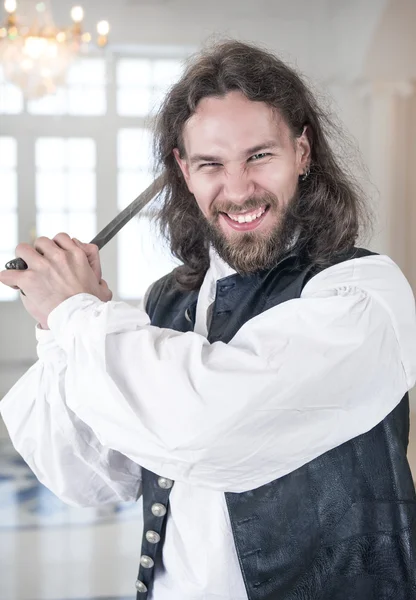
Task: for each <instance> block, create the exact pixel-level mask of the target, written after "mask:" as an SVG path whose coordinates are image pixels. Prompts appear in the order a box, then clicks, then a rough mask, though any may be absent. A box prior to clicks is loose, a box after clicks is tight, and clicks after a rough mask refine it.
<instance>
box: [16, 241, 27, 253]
mask: <svg viewBox="0 0 416 600" xmlns="http://www.w3.org/2000/svg"><path fill="white" fill-rule="evenodd" d="M28 248H30V246H29V244H26V242H20V244H17V246H16V250H15V253H16V255H17V256H18V255H19V254H20V253H21V252H22V251H23V252H24V251H25V250H27V249H28Z"/></svg>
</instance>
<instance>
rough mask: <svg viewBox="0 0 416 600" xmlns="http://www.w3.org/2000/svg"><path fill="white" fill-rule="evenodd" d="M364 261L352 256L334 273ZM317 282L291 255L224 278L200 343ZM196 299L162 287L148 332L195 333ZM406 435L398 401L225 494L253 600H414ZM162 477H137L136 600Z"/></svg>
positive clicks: (414, 532) (154, 533)
mask: <svg viewBox="0 0 416 600" xmlns="http://www.w3.org/2000/svg"><path fill="white" fill-rule="evenodd" d="M369 254H371V253H370V252H368V251H366V250H361V249H354V250H352V251H351V252H350V253H348V254H345V255H344V256H342V257H339V258H338V259H337V260H334V261H333V264H335V263H336V262H341V261H342V260H347V259H350V258H360V257H362V256H366V255H369ZM317 272H318V269H316V268H315V269H314V268H312V267H311V266H310V265H309V266H305V265H302V264H301V263H300V261H299V260H298V259H297V258H296V256H290V257H288V258H286V259H285V260H283V261H282V262H281V263H279V265H277V266H276V267H275V268H274V269H272V270H271V271H267V272H260V273H256V274H254V275H250V276H245V277H241V276H240V275H232V276H230V277H226V278H224V279H221V280H220V281H218V282H217V290H216V298H215V303H214V307H213V312H212V321H211V325H210V328H209V335H208V340H209V341H210V342H215V341H219V340H221V341H223V342H225V343H228V342H229V341H230V339H231V338H232V337H233V336H234V335H235V334H236V332H237V331H238V330H239V329H240V327H241V326H242V325H243V324H244V323H245V322H246V321H248V320H249V319H251V318H253V317H254V316H255V315H258V314H259V313H261V312H263V311H265V310H267V309H269V308H271V307H273V306H276V305H277V304H280V303H281V302H285V301H287V300H290V299H293V298H298V297H299V296H300V294H301V291H302V289H303V287H304V285H305V284H306V283H307V281H308V280H309V279H310V278H311V277H312V276H313V275H315V274H316V273H317ZM197 297H198V291H195V292H184V291H181V290H180V289H179V288H178V287H177V285H176V284H175V280H174V277H173V275H172V274H170V275H168V276H166V277H164V278H162V279H161V280H159V281H158V282H157V283H156V284H155V286H154V287H153V289H152V292H151V294H150V297H149V300H148V304H147V312H148V314H149V316H150V318H151V321H152V324H153V325H156V326H159V327H168V328H171V329H175V330H177V331H184V332H185V331H192V330H193V328H194V322H195V312H196V302H197ZM363 402H365V398H363ZM408 435H409V402H408V396H407V394H406V396H405V397H404V398H403V400H402V401H401V402H400V404H399V405H398V406H397V407H396V408H395V409H394V410H393V411H392V413H390V414H389V415H388V416H387V417H386V418H385V419H384V420H383V421H382V422H381V423H380V424H379V425H377V426H376V427H374V428H373V429H372V430H371V431H369V432H368V433H365V434H363V435H360V436H358V437H356V438H354V439H352V440H350V441H349V442H346V443H344V444H342V445H341V446H338V447H337V448H334V449H333V450H331V451H329V452H326V453H325V454H323V455H322V456H320V457H318V458H316V459H315V460H312V461H311V462H309V463H308V464H306V465H304V466H303V467H301V468H300V469H297V470H296V471H294V472H292V473H289V474H288V475H285V476H284V477H281V478H279V479H277V480H275V481H271V482H270V483H268V484H266V485H263V486H261V487H259V488H257V489H254V490H250V491H247V492H242V493H229V492H227V493H225V498H226V503H227V507H228V511H229V515H230V520H231V526H232V531H233V536H234V542H235V545H236V550H237V555H238V559H239V563H240V567H241V571H242V575H243V579H244V583H245V586H246V590H247V595H248V598H249V600H416V496H415V488H414V483H413V480H412V476H411V473H410V468H409V465H408V462H407V458H406V452H407V445H408ZM161 475H163V474H155V473H151V472H150V471H147V470H146V469H143V510H144V533H143V544H142V558H141V566H140V570H139V576H138V581H137V582H136V588H137V590H138V593H137V598H138V600H142V599H144V598H146V597H147V595H148V590H150V589H151V586H152V582H153V571H154V567H153V565H154V563H157V564H159V561H161V551H162V545H163V540H164V532H165V527H166V519H167V517H168V510H169V494H170V491H171V488H172V485H174V482H172V481H170V480H167V479H165V478H163V476H162V477H161ZM159 538H160V539H159ZM224 568H227V565H224ZM155 600H157V598H156V599H155Z"/></svg>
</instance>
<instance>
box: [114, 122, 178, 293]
mask: <svg viewBox="0 0 416 600" xmlns="http://www.w3.org/2000/svg"><path fill="white" fill-rule="evenodd" d="M151 143H152V140H151V134H150V131H149V130H148V129H139V128H137V129H122V130H121V131H119V134H118V143H117V155H118V208H119V209H120V210H122V209H123V208H125V207H126V206H127V205H128V204H129V203H130V202H132V201H133V200H134V198H136V197H137V196H138V195H139V194H140V192H142V191H143V190H145V189H146V187H147V186H148V185H150V184H151V182H152V180H153V176H152V167H153V165H152V152H151ZM152 216H154V212H152V210H151V209H147V210H146V208H145V209H143V212H142V213H140V215H139V216H137V217H136V218H133V219H132V220H131V221H130V222H129V223H128V224H127V225H126V226H125V227H124V228H123V229H122V230H121V231H120V232H119V233H118V234H117V242H118V268H117V277H118V284H117V288H118V293H119V295H120V296H121V297H122V298H137V297H143V296H144V294H145V293H146V290H147V288H148V287H149V285H150V284H151V283H153V282H154V281H156V280H157V279H159V278H160V277H162V275H165V273H168V272H169V271H171V270H172V268H173V267H174V266H176V265H177V264H178V262H177V261H175V260H174V259H173V257H171V255H170V252H169V250H168V248H167V246H166V243H164V241H163V240H162V239H161V237H160V235H158V232H157V227H156V225H155V223H154V222H153V221H152Z"/></svg>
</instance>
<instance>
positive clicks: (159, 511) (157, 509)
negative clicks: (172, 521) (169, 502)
mask: <svg viewBox="0 0 416 600" xmlns="http://www.w3.org/2000/svg"><path fill="white" fill-rule="evenodd" d="M151 510H152V513H153V514H154V515H155V517H164V516H165V514H166V506H164V505H163V504H160V503H159V502H155V504H152V508H151Z"/></svg>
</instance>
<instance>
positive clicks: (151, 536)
mask: <svg viewBox="0 0 416 600" xmlns="http://www.w3.org/2000/svg"><path fill="white" fill-rule="evenodd" d="M157 483H158V486H159V487H161V488H162V489H164V490H169V489H170V488H171V487H172V486H173V481H172V480H171V479H167V477H159V479H158V480H157ZM150 510H151V511H152V514H153V515H154V516H155V517H164V516H165V515H166V512H167V511H166V506H165V505H164V504H160V502H155V503H154V504H152V507H151V509H150ZM145 535H146V540H147V541H148V542H149V543H150V544H157V543H158V542H160V535H159V534H158V533H157V532H156V531H152V530H149V531H146V534H145ZM140 564H141V566H142V567H143V568H145V569H151V568H152V567H154V564H155V563H154V560H153V559H152V558H151V557H150V556H147V555H146V554H143V555H142V556H141V557H140ZM136 590H137V591H138V592H141V593H145V592H147V586H146V585H145V584H144V583H143V581H140V579H138V580H137V581H136Z"/></svg>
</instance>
